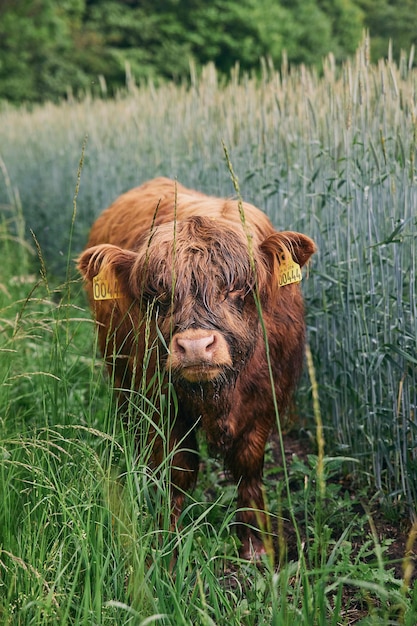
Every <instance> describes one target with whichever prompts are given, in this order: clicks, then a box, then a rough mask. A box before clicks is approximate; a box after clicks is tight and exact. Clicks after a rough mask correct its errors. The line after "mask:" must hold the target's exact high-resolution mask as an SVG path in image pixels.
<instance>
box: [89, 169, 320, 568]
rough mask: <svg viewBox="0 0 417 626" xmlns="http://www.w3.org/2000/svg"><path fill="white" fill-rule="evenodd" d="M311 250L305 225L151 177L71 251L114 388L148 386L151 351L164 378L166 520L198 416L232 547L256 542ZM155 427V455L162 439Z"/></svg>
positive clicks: (258, 546) (295, 374) (296, 351)
mask: <svg viewBox="0 0 417 626" xmlns="http://www.w3.org/2000/svg"><path fill="white" fill-rule="evenodd" d="M314 251H315V246H314V243H313V241H312V240H311V239H310V238H308V237H307V236H305V235H302V234H300V233H295V232H277V231H275V230H274V228H273V226H272V224H271V222H270V221H269V219H268V218H267V217H266V215H265V214H264V213H262V212H261V211H260V210H258V209H257V208H255V207H254V206H252V205H250V204H248V203H245V202H243V203H241V204H239V202H238V201H236V200H230V199H229V200H225V199H220V198H214V197H209V196H206V195H204V194H202V193H199V192H196V191H192V190H189V189H186V188H185V187H183V186H182V185H180V184H178V183H176V182H174V181H171V180H168V179H166V178H156V179H155V180H152V181H150V182H147V183H145V184H143V185H142V186H140V187H138V188H136V189H133V190H131V191H129V192H127V193H125V194H123V195H122V196H120V197H119V198H118V199H117V200H116V201H115V202H114V203H113V204H112V205H111V206H110V207H109V208H108V209H106V210H105V211H104V212H103V213H102V214H101V216H100V217H99V218H98V219H97V221H96V222H95V223H94V225H93V227H92V229H91V233H90V237H89V241H88V246H87V249H86V250H85V251H84V252H83V253H82V254H81V256H80V258H79V261H78V266H79V269H80V272H81V274H82V275H83V277H84V279H85V280H86V288H87V292H88V296H89V300H90V304H91V307H92V309H93V311H94V314H95V317H96V320H97V322H98V334H99V343H100V348H101V351H102V353H103V355H104V357H105V359H106V360H107V362H108V367H109V369H110V371H111V374H112V378H113V380H114V384H115V387H117V388H118V389H119V390H121V391H119V393H120V394H121V396H122V397H123V394H125V395H126V396H127V395H128V394H129V393H131V390H132V389H138V390H139V389H144V388H146V384H145V385H144V384H143V378H144V377H145V379H146V380H147V382H148V383H149V385H151V382H152V374H153V372H154V371H155V368H156V367H157V365H158V364H159V366H160V367H162V370H163V371H164V372H165V374H164V376H165V378H166V380H169V381H170V382H172V384H173V387H174V389H175V396H176V400H175V408H176V412H175V420H174V422H173V424H172V425H171V430H170V432H169V435H168V436H169V442H170V449H171V450H173V451H174V453H173V455H172V462H171V470H170V471H171V493H172V502H171V507H172V519H173V523H175V521H176V520H177V519H178V516H179V514H180V512H181V509H182V504H183V501H184V497H185V493H186V492H187V491H189V490H190V489H192V487H193V486H194V484H195V481H196V477H197V472H198V466H199V457H198V450H197V440H196V429H197V428H202V429H203V431H204V432H205V435H206V437H207V440H208V444H209V449H210V450H213V451H215V452H216V453H218V454H220V455H222V456H223V458H224V462H225V466H226V468H227V469H228V470H229V471H230V473H231V475H232V477H233V479H234V480H235V481H236V483H237V485H238V487H237V489H238V502H237V506H238V512H237V522H238V524H237V529H238V530H237V532H238V536H239V538H240V541H241V548H240V552H241V555H242V556H243V557H244V558H259V557H260V556H261V555H262V554H263V553H265V546H264V542H263V539H262V536H263V535H262V530H263V526H264V523H265V514H264V499H263V490H262V473H263V462H264V451H265V445H266V442H267V439H268V436H269V434H270V433H271V431H272V429H273V427H274V425H275V424H276V410H275V399H276V405H277V408H278V412H279V415H280V416H282V415H283V414H284V412H285V410H286V409H287V407H288V403H289V400H290V397H291V394H292V392H293V390H294V387H295V385H296V382H297V379H298V378H299V375H300V372H301V369H302V364H303V355H304V342H305V325H304V310H303V308H304V307H303V299H302V295H301V291H300V287H299V284H298V283H299V282H300V280H301V269H300V268H301V267H302V266H303V265H304V264H305V263H306V262H307V261H308V260H309V258H310V256H311V254H312V253H313V252H314ZM156 344H157V346H158V349H154V348H152V346H153V347H155V345H156ZM150 346H151V348H150ZM145 356H146V368H144V367H143V361H144V358H145ZM161 364H162V365H161ZM272 381H273V383H272ZM149 385H148V386H149ZM272 385H273V386H274V393H273V389H272ZM274 396H275V399H274ZM153 437H154V440H153V448H152V449H153V464H154V465H155V466H156V467H158V466H159V465H160V464H161V463H162V462H163V454H164V446H163V445H162V441H161V440H158V435H157V434H156V435H155V433H153ZM175 446H178V447H177V448H175Z"/></svg>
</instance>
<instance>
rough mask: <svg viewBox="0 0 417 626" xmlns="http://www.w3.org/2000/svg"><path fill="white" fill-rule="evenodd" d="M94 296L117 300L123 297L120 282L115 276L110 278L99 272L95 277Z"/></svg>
mask: <svg viewBox="0 0 417 626" xmlns="http://www.w3.org/2000/svg"><path fill="white" fill-rule="evenodd" d="M93 297H94V300H116V299H117V298H122V297H123V294H122V293H121V291H120V287H119V283H118V282H117V280H116V279H115V278H114V279H113V280H108V279H107V278H105V277H104V276H102V275H100V274H97V276H94V278H93Z"/></svg>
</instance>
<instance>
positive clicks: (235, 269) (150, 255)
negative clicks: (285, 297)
mask: <svg viewBox="0 0 417 626" xmlns="http://www.w3.org/2000/svg"><path fill="white" fill-rule="evenodd" d="M254 282H255V277H254V272H253V267H252V263H251V259H250V256H249V251H248V243H247V238H246V235H245V234H244V232H243V229H242V231H241V232H240V230H239V228H237V229H236V230H231V228H230V224H229V225H228V226H227V227H226V226H225V225H223V224H222V223H221V221H219V220H211V219H208V218H201V217H199V218H192V219H190V220H187V221H184V222H179V223H177V225H176V228H175V230H174V225H173V224H166V225H164V226H161V227H159V228H158V229H157V230H156V231H155V232H154V233H153V235H152V236H151V237H150V238H147V240H146V241H144V242H143V244H142V246H141V250H140V251H139V254H138V260H137V262H136V263H135V265H134V266H133V268H132V273H131V279H130V284H131V290H132V295H133V296H134V298H135V299H137V300H139V301H141V300H142V301H143V303H144V304H147V303H152V306H153V307H154V308H155V310H158V325H159V327H160V330H161V332H162V333H163V335H164V337H165V339H166V340H168V339H169V336H170V335H171V334H172V333H173V332H178V331H179V332H181V331H184V330H187V329H188V328H205V329H210V328H212V329H216V330H219V331H220V332H222V333H223V334H224V336H225V338H226V340H227V341H228V343H229V344H230V346H231V350H232V352H233V353H234V354H238V353H241V352H242V351H246V348H249V344H252V343H253V341H254V337H253V335H254V329H253V328H249V324H248V319H247V309H248V308H250V309H253V297H252V295H251V291H252V289H253V286H254ZM253 322H254V320H253V319H252V326H253ZM237 358H238V359H239V358H240V357H239V354H238V357H237Z"/></svg>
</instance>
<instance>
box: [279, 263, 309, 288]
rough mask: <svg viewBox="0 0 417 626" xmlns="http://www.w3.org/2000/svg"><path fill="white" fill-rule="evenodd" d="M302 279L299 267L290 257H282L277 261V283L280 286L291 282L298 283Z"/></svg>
mask: <svg viewBox="0 0 417 626" xmlns="http://www.w3.org/2000/svg"><path fill="white" fill-rule="evenodd" d="M302 279H303V275H302V273H301V268H300V266H299V265H298V263H296V262H295V261H294V260H293V259H292V257H288V258H287V259H286V258H283V259H281V260H280V263H279V277H278V284H279V286H280V287H285V285H291V284H293V283H300V282H301V281H302Z"/></svg>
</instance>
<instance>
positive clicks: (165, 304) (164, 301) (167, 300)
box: [155, 291, 172, 311]
mask: <svg viewBox="0 0 417 626" xmlns="http://www.w3.org/2000/svg"><path fill="white" fill-rule="evenodd" d="M171 300H172V297H171V294H170V293H169V292H168V291H164V292H163V293H160V294H159V295H158V296H157V297H156V298H155V301H156V303H157V305H158V306H159V308H160V309H161V310H162V311H167V310H168V309H169V307H170V306H171Z"/></svg>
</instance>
